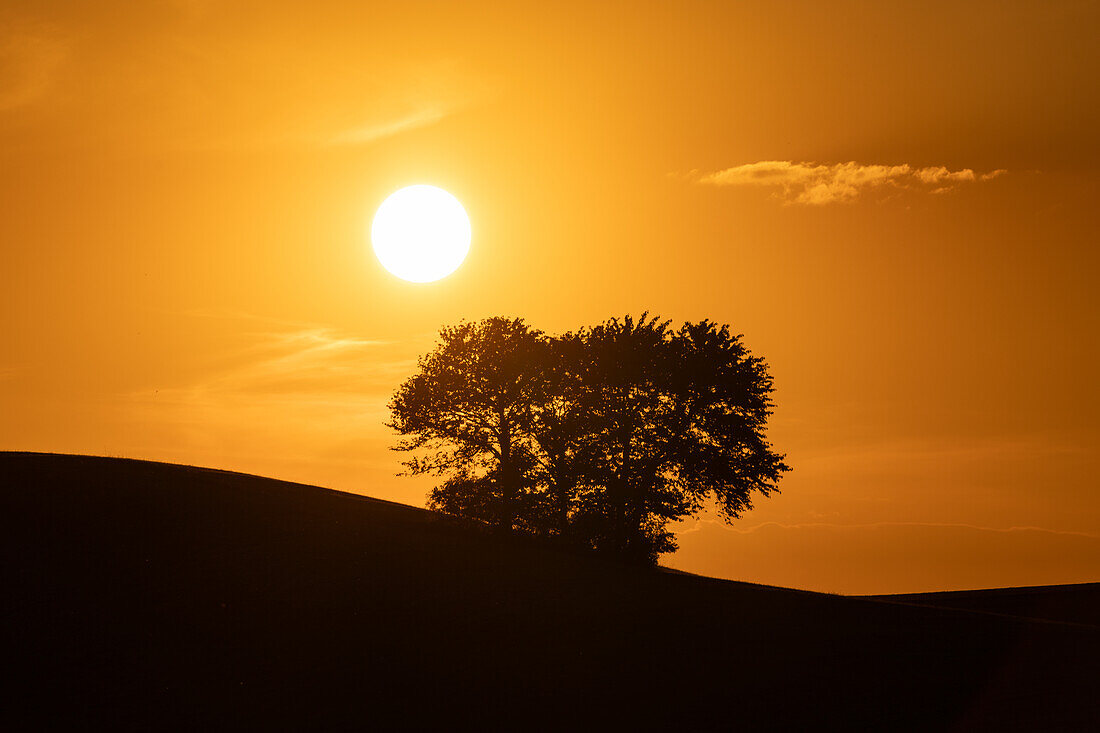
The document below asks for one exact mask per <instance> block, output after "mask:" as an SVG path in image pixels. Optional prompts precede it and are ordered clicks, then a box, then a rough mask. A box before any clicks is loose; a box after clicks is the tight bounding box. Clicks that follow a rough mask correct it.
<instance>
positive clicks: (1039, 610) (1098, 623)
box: [864, 583, 1100, 629]
mask: <svg viewBox="0 0 1100 733" xmlns="http://www.w3.org/2000/svg"><path fill="white" fill-rule="evenodd" d="M864 597H865V598H871V599H875V600H882V601H893V602H896V603H913V604H918V605H922V606H935V607H937V608H953V609H965V610H968V611H979V612H982V613H996V614H1001V615H1008V616H1019V617H1021V618H1029V619H1040V620H1046V621H1059V622H1063V623H1072V624H1084V625H1088V626H1093V627H1096V628H1098V629H1100V583H1077V584H1074V585H1038V586H1025V587H1020V588H987V589H983V590H957V591H940V592H938V593H900V594H896V595H888V596H864Z"/></svg>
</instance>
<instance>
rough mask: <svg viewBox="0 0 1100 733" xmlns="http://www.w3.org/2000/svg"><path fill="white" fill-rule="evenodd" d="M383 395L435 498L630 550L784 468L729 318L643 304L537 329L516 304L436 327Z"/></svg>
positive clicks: (490, 518) (756, 489)
mask: <svg viewBox="0 0 1100 733" xmlns="http://www.w3.org/2000/svg"><path fill="white" fill-rule="evenodd" d="M440 336H441V342H440V344H439V345H438V346H437V347H436V349H435V350H434V351H433V352H431V353H430V354H428V355H427V356H426V357H424V358H422V359H421V360H420V363H419V370H418V373H417V374H416V375H414V376H413V377H411V378H410V379H409V380H407V381H406V382H405V383H404V384H403V385H402V386H401V387H400V389H399V390H398V392H397V394H396V395H395V396H394V399H393V401H392V402H391V403H390V408H391V410H392V411H393V415H394V419H393V422H392V423H391V425H392V427H394V428H395V429H397V430H398V432H400V433H401V434H402V435H406V436H411V437H408V438H407V439H406V440H405V441H403V442H402V443H401V444H400V445H399V446H398V447H397V449H398V450H405V451H412V450H418V449H425V450H427V451H428V452H429V455H428V456H427V457H425V458H416V457H414V458H412V459H410V460H409V461H407V462H406V464H405V465H406V466H408V467H409V469H410V472H412V473H432V474H436V475H440V476H445V477H446V480H445V481H444V482H443V483H442V484H441V485H439V486H437V487H436V488H435V489H433V491H432V493H431V495H430V504H431V506H432V507H434V508H437V509H440V510H442V511H445V512H448V513H451V514H456V515H459V516H465V517H470V518H473V519H478V520H481V521H486V522H490V523H493V524H496V525H498V526H501V527H507V528H520V529H524V530H527V531H531V532H536V533H542V534H547V535H551V536H555V537H559V538H563V539H566V540H569V541H573V542H578V543H580V544H582V545H585V546H588V547H591V548H595V549H597V550H599V551H601V552H605V553H609V554H614V555H617V556H619V557H622V558H625V559H628V560H631V561H636V562H655V561H656V559H657V557H658V556H659V555H660V554H662V553H666V552H671V551H673V550H675V548H676V545H675V542H674V538H673V535H672V533H671V532H669V530H668V525H669V523H670V522H672V521H675V520H677V519H681V518H683V517H685V516H688V515H690V514H693V513H695V512H698V511H699V510H700V509H702V508H703V506H704V505H705V504H706V503H708V502H713V503H714V504H716V505H717V507H718V510H719V513H720V515H721V516H723V517H724V518H725V519H726V520H727V521H732V520H733V519H735V518H736V517H738V516H740V515H741V514H742V513H743V512H744V511H746V510H747V509H749V508H751V506H752V497H753V495H754V494H755V493H760V494H762V495H764V496H767V495H768V494H770V493H772V492H773V491H777V487H776V484H777V482H778V480H779V478H780V477H781V475H782V474H783V473H784V472H785V471H788V470H790V469H789V468H788V466H787V465H786V464H785V463H783V456H782V455H780V454H778V453H776V452H775V451H774V450H773V449H772V446H771V444H770V443H768V441H767V440H766V437H765V428H766V424H767V419H768V417H769V416H770V415H771V408H772V401H771V393H772V391H773V389H774V388H773V385H772V380H771V377H770V376H769V375H768V372H767V366H766V364H765V363H764V361H763V360H762V359H760V358H758V357H754V356H752V355H751V354H750V353H749V352H748V350H747V349H746V348H745V347H744V345H743V344H742V343H741V336H739V335H732V334H731V333H730V330H729V327H728V326H724V325H722V326H720V325H718V324H715V323H713V322H711V321H708V320H704V321H700V322H698V323H685V324H684V325H683V326H682V327H681V328H680V329H678V330H673V329H670V328H669V322H668V321H660V320H659V319H657V318H649V317H648V316H647V315H646V314H643V315H642V317H641V318H639V319H637V320H635V319H633V318H632V317H630V316H626V317H624V318H623V319H622V320H619V319H617V318H612V319H610V320H608V321H606V322H604V323H601V324H599V325H597V326H594V327H592V328H589V329H582V330H581V331H578V332H575V333H567V334H565V335H563V336H558V337H554V338H547V337H545V336H544V335H543V334H542V333H541V332H539V331H534V330H532V329H530V328H529V327H528V326H527V325H526V324H524V323H523V321H521V320H508V319H503V318H490V319H487V320H484V321H481V322H479V323H476V324H463V325H460V326H457V327H454V328H445V329H443V330H442V331H441V332H440Z"/></svg>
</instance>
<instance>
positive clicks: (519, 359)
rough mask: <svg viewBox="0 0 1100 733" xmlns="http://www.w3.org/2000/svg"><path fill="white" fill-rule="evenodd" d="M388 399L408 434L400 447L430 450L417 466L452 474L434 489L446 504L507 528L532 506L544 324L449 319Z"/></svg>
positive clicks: (438, 502)
mask: <svg viewBox="0 0 1100 733" xmlns="http://www.w3.org/2000/svg"><path fill="white" fill-rule="evenodd" d="M439 337H440V341H439V343H438V344H437V346H436V348H435V349H434V350H433V351H432V352H431V353H429V354H427V355H426V356H424V357H422V358H421V359H420V360H419V363H418V367H419V368H418V371H417V373H416V374H415V375H413V376H412V377H410V378H409V379H408V380H406V381H405V382H404V383H403V384H402V385H401V386H400V387H399V388H398V390H397V392H396V394H394V396H393V399H392V400H391V401H390V403H389V408H390V411H391V413H392V420H391V422H390V423H389V426H390V427H391V428H393V429H394V430H396V431H397V432H398V433H399V434H401V435H403V436H409V437H407V438H406V439H404V440H402V441H401V443H399V444H398V445H397V447H396V448H395V450H399V451H417V450H421V449H423V450H426V451H427V452H428V453H427V456H424V457H422V456H413V457H411V458H410V459H409V460H407V461H405V466H406V467H407V469H408V472H409V473H410V474H414V475H415V474H431V475H437V476H444V477H447V480H446V481H445V482H444V483H443V484H441V485H440V486H438V487H436V488H435V489H434V490H433V492H432V494H431V498H430V501H431V504H432V505H433V506H434V507H436V508H439V509H441V510H444V511H448V512H451V513H456V514H461V515H463V516H469V517H472V518H475V519H481V520H484V521H488V522H491V523H493V524H495V525H498V526H500V527H504V528H512V527H514V526H516V525H517V523H519V524H521V525H522V524H523V523H524V520H525V516H526V515H530V514H531V505H532V504H533V503H534V502H533V501H532V498H533V497H532V496H530V493H531V492H530V490H529V489H530V486H529V473H530V471H531V468H532V465H533V459H532V456H531V448H530V445H529V442H530V441H529V439H528V433H529V428H530V424H531V419H532V408H531V403H532V399H533V397H534V394H535V392H536V391H537V390H538V385H539V381H540V379H541V377H540V375H539V373H538V369H537V367H536V364H537V358H536V357H537V355H538V354H537V351H538V350H539V349H541V348H542V344H543V338H542V333H541V332H539V331H536V330H533V329H531V328H529V327H528V326H527V325H526V324H525V323H524V322H523V320H522V319H507V318H500V317H496V318H488V319H485V320H483V321H480V322H477V323H462V324H460V325H458V326H454V327H445V328H443V329H442V330H441V331H440V333H439Z"/></svg>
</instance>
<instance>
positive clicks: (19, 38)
mask: <svg viewBox="0 0 1100 733" xmlns="http://www.w3.org/2000/svg"><path fill="white" fill-rule="evenodd" d="M68 55H69V47H68V44H67V43H66V42H65V41H64V40H63V39H62V38H61V36H60V35H59V34H58V33H57V32H56V31H55V30H54V29H52V28H49V27H47V26H36V25H27V26H25V27H24V26H21V25H19V24H13V25H12V26H11V27H9V28H8V29H6V30H0V111H6V110H13V109H16V108H19V107H24V106H26V105H29V104H31V103H33V102H35V101H37V100H39V99H40V98H42V97H43V96H45V95H46V93H47V92H48V91H49V89H50V87H51V85H52V84H53V82H54V77H55V76H56V74H57V72H58V70H59V69H60V68H61V66H62V64H63V63H64V61H65V59H66V57H67V56H68Z"/></svg>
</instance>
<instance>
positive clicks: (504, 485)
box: [498, 411, 516, 529]
mask: <svg viewBox="0 0 1100 733" xmlns="http://www.w3.org/2000/svg"><path fill="white" fill-rule="evenodd" d="M498 440H499V441H500V513H499V514H500V516H499V519H498V523H499V526H500V527H501V528H502V529H511V528H512V525H513V524H515V520H516V515H515V503H516V488H515V476H514V474H515V471H514V467H513V466H512V431H511V426H510V425H509V424H508V420H507V418H506V417H505V416H504V412H503V411H501V413H500V436H499V438H498Z"/></svg>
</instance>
